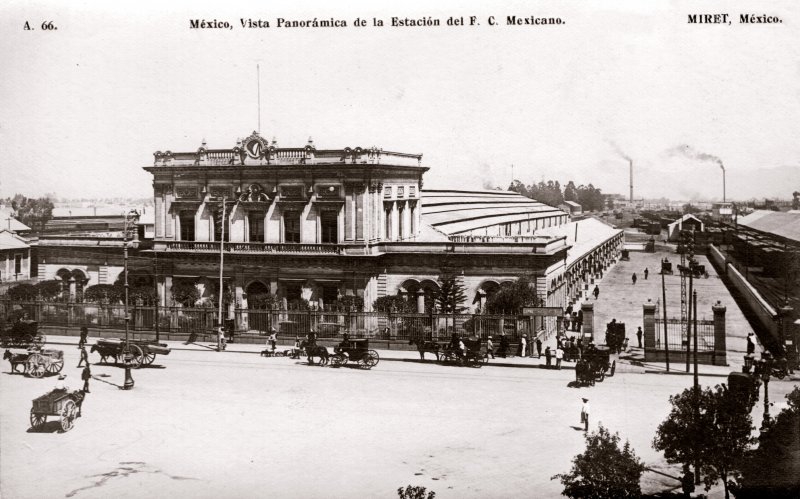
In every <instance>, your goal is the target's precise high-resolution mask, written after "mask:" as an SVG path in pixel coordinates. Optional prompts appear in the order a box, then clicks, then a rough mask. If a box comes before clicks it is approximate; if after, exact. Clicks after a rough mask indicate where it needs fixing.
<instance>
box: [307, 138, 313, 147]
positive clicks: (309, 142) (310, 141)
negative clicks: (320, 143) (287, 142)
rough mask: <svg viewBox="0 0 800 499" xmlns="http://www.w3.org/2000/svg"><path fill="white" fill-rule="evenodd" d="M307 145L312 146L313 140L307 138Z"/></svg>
mask: <svg viewBox="0 0 800 499" xmlns="http://www.w3.org/2000/svg"><path fill="white" fill-rule="evenodd" d="M308 145H310V146H313V145H314V139H312V138H311V137H309V138H308Z"/></svg>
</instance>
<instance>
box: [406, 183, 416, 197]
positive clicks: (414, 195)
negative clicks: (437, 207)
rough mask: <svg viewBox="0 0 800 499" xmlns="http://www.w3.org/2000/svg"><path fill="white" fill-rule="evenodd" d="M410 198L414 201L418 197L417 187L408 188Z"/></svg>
mask: <svg viewBox="0 0 800 499" xmlns="http://www.w3.org/2000/svg"><path fill="white" fill-rule="evenodd" d="M408 197H410V198H412V199H414V198H416V197H417V186H416V185H411V186H409V187H408Z"/></svg>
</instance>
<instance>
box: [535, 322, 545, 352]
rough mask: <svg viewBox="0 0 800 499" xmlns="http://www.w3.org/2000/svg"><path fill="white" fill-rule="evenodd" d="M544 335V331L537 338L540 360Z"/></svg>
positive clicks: (537, 350)
mask: <svg viewBox="0 0 800 499" xmlns="http://www.w3.org/2000/svg"><path fill="white" fill-rule="evenodd" d="M543 334H544V329H542V330H541V331H540V334H539V335H538V336H537V337H536V352H537V353H538V354H539V358H542V335H543Z"/></svg>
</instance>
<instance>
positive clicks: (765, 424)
mask: <svg viewBox="0 0 800 499" xmlns="http://www.w3.org/2000/svg"><path fill="white" fill-rule="evenodd" d="M761 357H762V358H761V360H760V361H759V362H758V367H759V376H760V378H761V381H762V382H763V383H764V419H763V421H762V422H761V430H762V431H764V430H765V429H767V428H769V426H770V415H769V378H770V376H771V375H772V356H771V355H770V353H769V352H764V354H763V355H762V356H761Z"/></svg>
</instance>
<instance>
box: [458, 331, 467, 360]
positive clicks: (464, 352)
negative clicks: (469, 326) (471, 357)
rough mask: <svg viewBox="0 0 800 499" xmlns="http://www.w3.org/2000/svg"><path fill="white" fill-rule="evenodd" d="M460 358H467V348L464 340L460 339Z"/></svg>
mask: <svg viewBox="0 0 800 499" xmlns="http://www.w3.org/2000/svg"><path fill="white" fill-rule="evenodd" d="M458 356H459V357H461V358H462V359H464V358H466V357H467V346H466V345H465V344H464V338H462V337H461V336H459V337H458Z"/></svg>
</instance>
